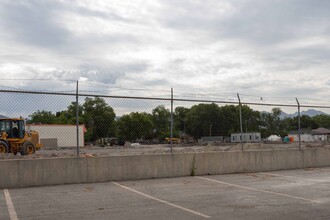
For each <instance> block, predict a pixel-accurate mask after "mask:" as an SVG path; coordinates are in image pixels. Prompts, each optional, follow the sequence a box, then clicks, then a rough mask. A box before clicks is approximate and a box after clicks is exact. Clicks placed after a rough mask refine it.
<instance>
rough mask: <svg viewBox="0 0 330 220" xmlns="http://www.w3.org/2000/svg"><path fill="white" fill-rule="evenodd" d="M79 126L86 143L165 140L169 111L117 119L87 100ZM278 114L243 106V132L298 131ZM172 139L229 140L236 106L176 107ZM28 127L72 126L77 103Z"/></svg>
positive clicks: (329, 120)
mask: <svg viewBox="0 0 330 220" xmlns="http://www.w3.org/2000/svg"><path fill="white" fill-rule="evenodd" d="M78 111H79V123H80V124H84V125H85V126H86V129H87V132H86V134H85V140H86V141H88V142H89V141H95V140H97V139H98V138H103V137H117V138H119V139H123V140H130V141H134V140H137V139H154V138H157V139H164V138H165V137H170V116H171V114H170V111H169V110H168V109H166V108H165V107H164V106H163V105H160V106H157V107H156V108H154V109H153V110H152V112H151V113H146V112H132V113H130V114H126V115H122V116H121V117H116V114H115V112H114V110H113V108H112V107H111V106H109V105H108V104H107V103H106V102H105V101H104V99H102V98H98V97H96V98H86V99H85V101H84V103H83V104H82V105H79V106H78ZM280 115H281V110H280V109H279V108H274V109H272V111H271V112H270V113H268V112H259V111H255V110H253V109H251V108H250V107H248V106H245V105H244V106H242V118H243V129H244V131H259V132H261V134H262V137H267V136H269V135H271V134H277V135H280V136H285V135H286V134H287V133H288V131H290V130H297V129H298V118H297V117H295V118H285V119H281V118H280ZM173 116H174V129H173V135H174V137H178V136H179V134H180V132H181V133H182V132H183V133H187V134H190V135H192V136H193V137H194V138H195V139H198V138H200V137H202V136H210V135H211V136H230V134H231V133H234V132H239V131H240V121H239V106H234V105H226V106H222V107H220V106H218V105H217V104H214V103H212V104H198V105H194V106H192V107H191V108H186V107H176V108H175V111H174V114H173ZM30 118H31V119H30V121H29V123H42V124H75V123H76V103H74V102H73V103H71V105H69V106H68V107H67V109H66V110H64V111H60V112H56V113H55V114H54V113H52V112H50V111H37V112H34V113H33V114H32V115H30ZM301 127H302V128H308V127H309V128H311V129H315V128H317V127H327V128H329V127H330V116H327V115H317V116H315V117H309V116H306V115H303V116H302V117H301Z"/></svg>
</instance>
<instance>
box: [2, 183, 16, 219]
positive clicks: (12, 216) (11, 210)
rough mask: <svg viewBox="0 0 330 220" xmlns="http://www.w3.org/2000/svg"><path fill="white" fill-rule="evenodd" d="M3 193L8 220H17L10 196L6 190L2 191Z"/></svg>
mask: <svg viewBox="0 0 330 220" xmlns="http://www.w3.org/2000/svg"><path fill="white" fill-rule="evenodd" d="M3 193H4V194H5V198H6V203H7V209H8V212H9V218H10V220H18V217H17V214H16V211H15V207H14V204H13V202H12V200H11V196H10V194H9V191H8V189H5V190H3Z"/></svg>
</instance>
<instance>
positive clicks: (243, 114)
mask: <svg viewBox="0 0 330 220" xmlns="http://www.w3.org/2000/svg"><path fill="white" fill-rule="evenodd" d="M143 92H146V90H143ZM162 92H163V94H160V95H154V93H153V91H151V90H149V91H147V93H144V94H143V95H141V94H142V90H125V94H124V95H107V94H105V93H104V92H103V93H100V92H95V91H94V92H93V91H86V90H83V89H80V90H79V89H78V83H77V85H76V87H74V86H72V89H71V90H70V92H67V91H66V92H61V91H56V92H49V91H48V92H41V91H32V90H24V91H23V90H16V89H5V90H0V95H1V97H2V99H1V100H2V104H1V109H0V115H1V117H0V118H1V124H0V125H1V127H0V128H1V139H2V140H1V142H0V152H1V153H2V154H1V158H2V159H4V158H7V159H10V158H22V157H23V156H22V155H24V154H30V153H31V155H28V156H27V157H29V158H48V157H76V156H78V157H79V156H84V157H93V156H103V155H104V156H105V155H133V154H134V155H136V154H155V153H157V154H161V153H185V152H207V151H230V150H251V149H253V150H256V149H265V148H266V149H277V148H280V149H282V148H300V149H301V148H303V147H308V146H314V145H315V146H326V145H327V141H328V135H329V134H330V131H329V130H327V128H330V119H329V118H328V116H327V115H325V116H322V115H321V116H320V115H319V116H315V117H313V118H312V119H311V117H309V118H308V117H304V116H301V112H302V111H307V110H309V109H310V108H315V109H321V110H322V109H326V110H328V109H330V106H328V105H327V103H328V102H327V101H326V100H325V101H317V100H305V99H293V98H290V99H289V98H287V99H275V98H269V97H253V96H247V95H240V94H234V95H233V94H231V95H229V94H222V95H215V94H212V95H209V96H208V95H207V94H203V95H201V94H200V95H193V94H187V93H185V94H184V93H178V94H176V93H174V92H173V90H170V89H169V90H168V91H164V90H163V91H162ZM113 93H115V91H112V94H113ZM77 103H78V105H77ZM278 108H281V109H283V108H284V109H291V110H292V109H294V110H295V111H297V112H298V113H297V114H296V115H292V116H291V117H285V116H283V115H281V111H279V109H278ZM308 120H310V121H308ZM24 125H25V126H24ZM14 128H16V129H18V130H19V131H20V132H19V133H18V134H17V135H16V136H15V135H13V134H11V132H12V130H13V129H14ZM320 128H321V129H320ZM323 128H324V129H323ZM308 129H309V131H307V130H308ZM318 129H319V130H318ZM322 129H323V130H322ZM294 131H296V133H294ZM312 131H314V133H313V132H312ZM24 132H25V133H24ZM290 132H291V133H290ZM290 134H291V136H290ZM307 134H308V135H309V136H306V135H307ZM303 135H305V136H306V137H305V136H303ZM271 136H273V139H269V137H271ZM285 138H286V139H285ZM308 138H309V139H308ZM25 142H29V143H30V145H28V144H24V143H25ZM270 143H271V144H270ZM39 144H41V145H40V149H39ZM1 146H2V147H1ZM31 146H32V147H34V148H37V151H36V152H35V153H34V149H33V148H31ZM29 147H30V148H29Z"/></svg>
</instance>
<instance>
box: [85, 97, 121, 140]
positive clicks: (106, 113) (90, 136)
mask: <svg viewBox="0 0 330 220" xmlns="http://www.w3.org/2000/svg"><path fill="white" fill-rule="evenodd" d="M82 107H83V108H82V114H83V115H82V118H83V122H84V124H85V126H86V128H87V132H86V134H85V137H86V141H95V140H97V139H98V138H103V137H111V136H114V135H115V123H114V120H115V117H116V115H115V113H114V110H113V109H112V108H111V107H110V106H109V105H108V104H107V103H106V102H105V101H104V99H101V98H99V97H96V98H86V99H85V103H84V104H83V106H82Z"/></svg>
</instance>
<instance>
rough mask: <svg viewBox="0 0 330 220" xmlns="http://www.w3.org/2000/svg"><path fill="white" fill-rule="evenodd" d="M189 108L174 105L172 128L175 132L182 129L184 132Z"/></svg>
mask: <svg viewBox="0 0 330 220" xmlns="http://www.w3.org/2000/svg"><path fill="white" fill-rule="evenodd" d="M189 110H190V109H189V108H185V107H176V108H175V110H174V116H173V117H174V129H175V131H176V132H179V131H183V132H186V125H187V121H188V119H187V114H188V112H189Z"/></svg>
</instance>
